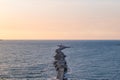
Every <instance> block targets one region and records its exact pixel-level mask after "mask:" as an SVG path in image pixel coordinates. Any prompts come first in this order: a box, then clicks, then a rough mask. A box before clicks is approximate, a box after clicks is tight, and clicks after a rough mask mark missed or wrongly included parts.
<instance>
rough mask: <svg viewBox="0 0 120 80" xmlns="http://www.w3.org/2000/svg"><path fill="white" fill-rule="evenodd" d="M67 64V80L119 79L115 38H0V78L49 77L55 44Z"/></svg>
mask: <svg viewBox="0 0 120 80" xmlns="http://www.w3.org/2000/svg"><path fill="white" fill-rule="evenodd" d="M61 43H62V44H64V45H67V46H70V47H71V48H69V49H65V50H63V52H64V53H65V55H67V57H66V61H67V64H68V67H69V72H68V74H67V77H68V80H120V41H119V40H26V41H25V40H3V41H0V80H51V79H52V78H54V77H55V76H56V71H55V68H54V66H53V61H54V58H53V56H54V55H55V49H57V46H56V45H58V44H61Z"/></svg>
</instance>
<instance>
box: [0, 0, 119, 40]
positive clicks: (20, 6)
mask: <svg viewBox="0 0 120 80" xmlns="http://www.w3.org/2000/svg"><path fill="white" fill-rule="evenodd" d="M0 39H33V40H34V39H35V40H41V39H50V40H52V39H53V40H54V39H55V40H56V39H65V40H120V0H0Z"/></svg>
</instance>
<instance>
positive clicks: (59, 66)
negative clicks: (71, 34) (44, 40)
mask: <svg viewBox="0 0 120 80" xmlns="http://www.w3.org/2000/svg"><path fill="white" fill-rule="evenodd" d="M58 47H59V48H58V49H56V51H55V52H56V55H55V56H54V59H55V61H54V63H53V64H54V67H55V68H56V71H57V79H58V80H67V77H66V76H65V74H66V73H67V71H68V66H67V62H66V60H65V57H66V55H65V54H64V53H63V52H62V50H63V49H66V48H70V47H68V46H64V45H58Z"/></svg>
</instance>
